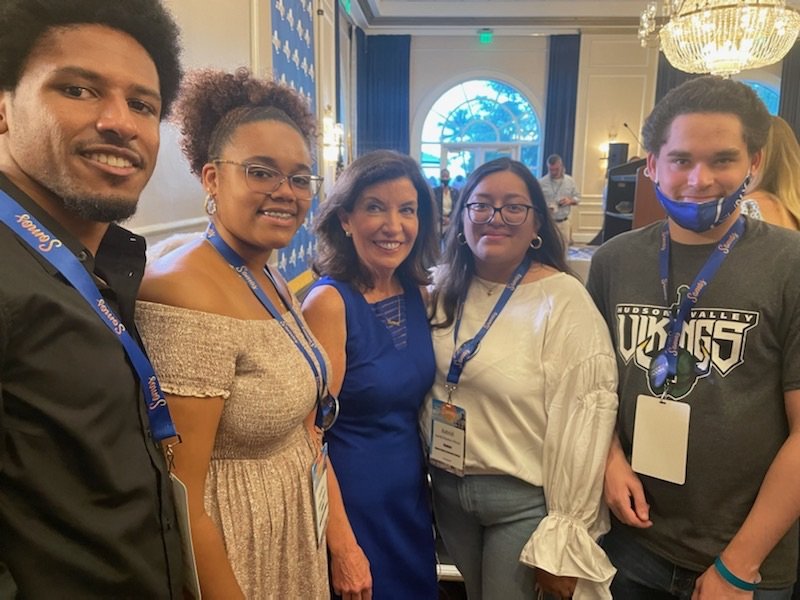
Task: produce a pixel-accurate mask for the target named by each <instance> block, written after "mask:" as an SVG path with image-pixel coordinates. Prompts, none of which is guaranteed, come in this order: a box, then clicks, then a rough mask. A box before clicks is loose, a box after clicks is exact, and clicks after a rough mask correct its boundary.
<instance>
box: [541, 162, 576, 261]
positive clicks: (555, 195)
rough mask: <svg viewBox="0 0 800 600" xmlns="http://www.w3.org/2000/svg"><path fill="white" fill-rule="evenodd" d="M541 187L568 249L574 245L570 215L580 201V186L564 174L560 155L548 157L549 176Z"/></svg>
mask: <svg viewBox="0 0 800 600" xmlns="http://www.w3.org/2000/svg"><path fill="white" fill-rule="evenodd" d="M539 185H541V186H542V193H544V200H545V202H547V207H548V208H549V209H550V215H551V216H552V217H553V220H554V221H555V222H556V227H557V228H558V232H559V233H560V234H561V237H562V239H563V240H564V247H565V248H568V247H569V245H570V244H571V243H572V230H571V227H570V221H569V214H570V211H571V210H572V207H573V206H577V205H578V203H579V202H580V199H579V194H578V186H577V185H575V180H574V179H573V178H572V177H570V176H569V175H567V174H566V173H565V172H564V161H562V160H561V157H560V156H559V155H558V154H551V155H550V156H548V157H547V175H545V176H544V177H542V178H541V179H539Z"/></svg>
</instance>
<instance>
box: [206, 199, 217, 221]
mask: <svg viewBox="0 0 800 600" xmlns="http://www.w3.org/2000/svg"><path fill="white" fill-rule="evenodd" d="M205 209H206V214H207V215H208V216H209V217H210V216H212V215H215V214H216V213H217V201H216V200H215V199H214V196H212V195H211V194H210V193H209V194H206V202H205Z"/></svg>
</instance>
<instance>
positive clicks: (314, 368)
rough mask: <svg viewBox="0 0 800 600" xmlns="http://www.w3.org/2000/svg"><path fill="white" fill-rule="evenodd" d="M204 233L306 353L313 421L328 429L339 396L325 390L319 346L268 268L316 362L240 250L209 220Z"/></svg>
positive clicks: (326, 375)
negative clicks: (313, 401) (314, 404)
mask: <svg viewBox="0 0 800 600" xmlns="http://www.w3.org/2000/svg"><path fill="white" fill-rule="evenodd" d="M205 236H206V239H207V240H208V241H209V242H210V243H211V245H212V246H214V248H216V250H217V252H219V253H220V254H221V255H222V258H224V259H225V260H226V262H227V263H228V264H229V265H230V266H231V267H232V268H233V270H234V271H236V272H237V273H238V274H239V276H240V277H241V278H242V279H243V280H244V282H245V283H246V284H247V286H248V287H249V288H250V291H252V292H253V295H254V296H255V297H256V298H257V299H258V301H259V302H260V303H261V305H262V306H263V307H264V308H265V309H267V312H269V314H271V315H272V317H273V318H274V319H275V321H276V322H277V323H278V324H279V325H280V326H281V327H282V328H283V330H284V331H285V332H286V335H288V336H289V339H291V340H292V342H294V345H295V346H297V349H298V350H299V351H300V352H301V354H302V355H303V356H304V357H305V359H306V361H307V362H308V366H309V367H311V372H312V373H313V374H314V381H315V382H316V384H317V417H316V424H317V426H318V427H320V428H321V429H326V430H327V429H329V428H330V427H331V426H332V425H333V423H334V421H335V420H336V416H337V414H338V412H339V405H338V400H337V399H336V398H335V397H334V396H332V395H331V394H329V393H327V381H328V373H327V367H326V366H325V359H324V357H323V356H322V352H321V350H320V349H319V346H317V343H316V341H315V340H314V338H313V337H311V334H310V333H309V332H308V331H307V330H306V327H305V325H304V324H303V321H302V320H301V319H300V317H299V316H298V314H297V313H296V312H295V310H294V309H293V308H292V305H291V304H289V303H288V302H286V300H285V299H284V298H283V296H282V295H281V293H280V291H279V290H278V285H277V282H276V281H275V278H274V277H273V276H272V273H270V272H269V269H268V268H267V267H266V266H264V273H265V274H266V276H267V277H268V278H269V280H270V283H272V285H273V286H274V287H275V291H276V292H277V293H278V296H279V297H280V299H281V301H282V302H283V304H284V306H285V307H286V308H287V310H288V311H289V313H290V314H291V315H292V317H293V318H294V321H295V323H296V324H297V327H298V329H300V333H302V334H303V338H305V340H306V343H307V344H308V346H309V347H310V348H311V352H313V353H314V358H316V362H315V361H314V359H312V358H311V355H310V354H309V353H308V350H306V348H305V346H303V344H302V343H301V342H300V339H299V338H298V337H297V335H296V334H295V332H294V331H293V330H292V328H291V327H290V326H289V324H288V323H287V322H286V319H284V318H283V315H282V314H281V313H280V311H279V310H278V309H277V308H276V307H275V305H274V304H273V303H272V300H270V299H269V297H268V296H267V294H266V293H265V292H264V290H263V289H261V286H260V285H258V282H257V281H256V279H255V277H253V273H252V272H251V271H250V269H248V268H247V265H245V262H244V259H243V258H242V257H241V256H239V253H238V252H236V250H234V249H233V248H231V247H230V246H229V245H228V243H227V242H226V241H225V240H223V239H222V237H220V235H219V232H218V231H217V228H216V227H215V226H214V224H213V223H209V224H208V229H206V234H205Z"/></svg>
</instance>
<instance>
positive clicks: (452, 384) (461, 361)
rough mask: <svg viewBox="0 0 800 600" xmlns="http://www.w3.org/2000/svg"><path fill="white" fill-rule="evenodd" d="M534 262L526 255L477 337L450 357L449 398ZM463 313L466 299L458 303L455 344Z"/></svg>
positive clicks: (464, 344) (447, 388)
mask: <svg viewBox="0 0 800 600" xmlns="http://www.w3.org/2000/svg"><path fill="white" fill-rule="evenodd" d="M532 262H533V258H532V257H531V256H527V255H526V256H525V258H524V259H523V261H522V262H521V263H520V264H519V266H517V268H516V269H515V270H514V273H513V274H512V275H511V279H509V280H508V283H507V284H506V286H505V288H504V289H503V293H502V294H500V297H499V298H498V299H497V302H495V305H494V308H492V312H490V313H489V316H488V317H487V318H486V322H485V323H484V324H483V326H482V327H481V328H480V329H479V330H478V333H477V334H475V337H473V338H472V339H469V340H467V341H466V342H464V343H463V344H461V346H459V347H458V349H457V350H455V352H453V358H452V359H450V370H449V371H448V372H447V383H446V384H445V389H446V390H447V392H448V400H449V397H450V396H452V394H453V392H454V391H455V390H456V388H457V387H458V380H459V379H461V373H462V371H463V370H464V367H465V366H466V364H467V362H468V361H469V360H470V359H471V358H472V357H473V356H475V354H476V353H477V352H478V348H479V347H480V344H481V341H483V338H484V336H485V335H486V333H487V332H488V331H489V328H490V327H491V326H492V325H493V324H494V322H495V321H496V320H497V317H498V316H499V315H500V313H501V312H502V310H503V309H504V308H505V306H506V304H508V301H509V299H510V298H511V294H513V293H514V290H516V289H517V286H518V285H519V282H520V281H522V278H523V277H525V274H526V273H527V272H528V269H529V268H530V266H531V263H532ZM463 314H464V301H463V300H462V301H461V302H459V304H458V310H457V316H456V324H455V327H454V328H453V342H454V343H455V344H457V343H458V331H459V329H461V317H462V316H463Z"/></svg>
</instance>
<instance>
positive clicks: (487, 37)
mask: <svg viewBox="0 0 800 600" xmlns="http://www.w3.org/2000/svg"><path fill="white" fill-rule="evenodd" d="M493 37H494V32H493V31H492V30H491V29H479V30H478V41H479V42H480V43H481V44H491V43H492V38H493Z"/></svg>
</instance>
